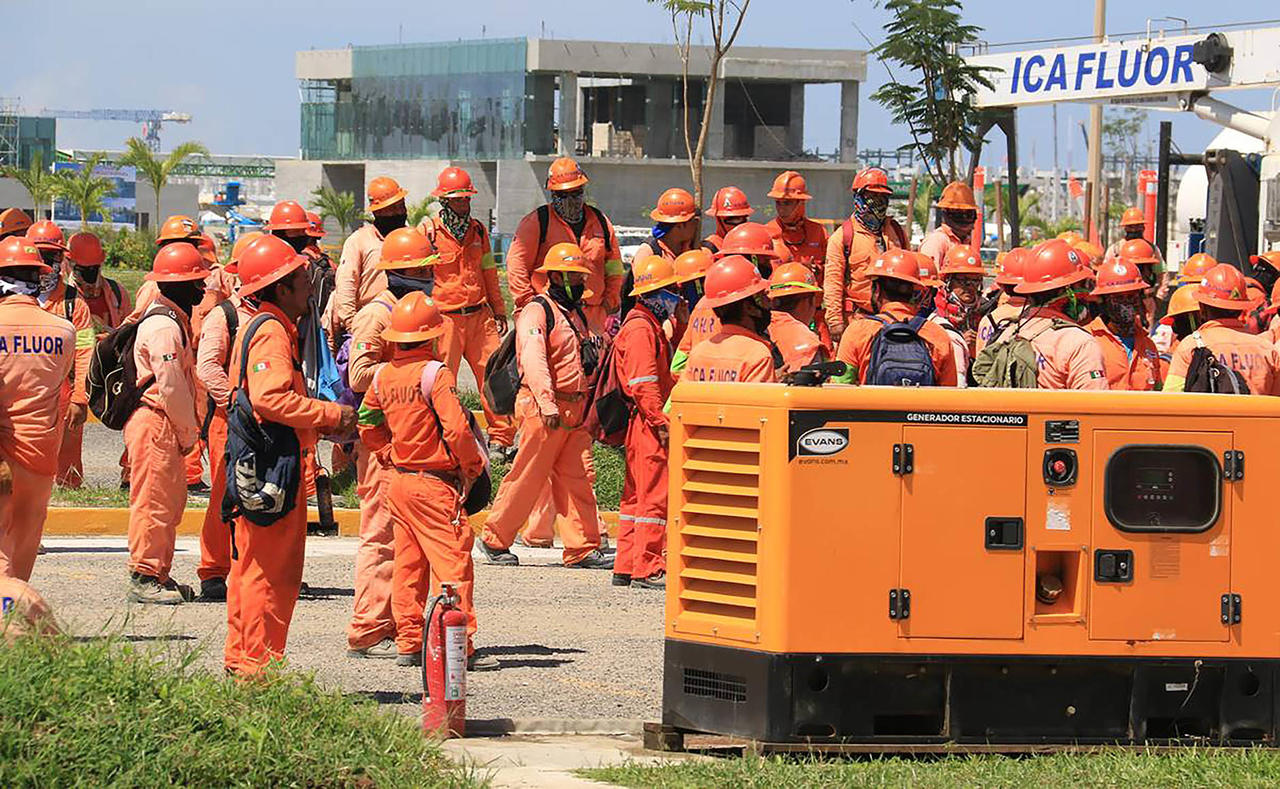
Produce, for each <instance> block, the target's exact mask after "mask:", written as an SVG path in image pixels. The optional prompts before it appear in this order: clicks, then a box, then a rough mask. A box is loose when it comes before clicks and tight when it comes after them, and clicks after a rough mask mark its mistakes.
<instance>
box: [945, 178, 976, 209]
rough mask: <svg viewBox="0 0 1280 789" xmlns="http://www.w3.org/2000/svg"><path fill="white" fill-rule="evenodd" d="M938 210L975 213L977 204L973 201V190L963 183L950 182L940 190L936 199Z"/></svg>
mask: <svg viewBox="0 0 1280 789" xmlns="http://www.w3.org/2000/svg"><path fill="white" fill-rule="evenodd" d="M938 208H942V209H946V210H951V211H977V210H978V204H977V203H975V202H974V200H973V190H972V189H970V188H969V185H968V184H966V183H965V182H964V181H952V182H951V183H949V184H947V185H946V186H944V187H943V188H942V195H941V196H940V197H939V198H938Z"/></svg>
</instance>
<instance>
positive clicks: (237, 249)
mask: <svg viewBox="0 0 1280 789" xmlns="http://www.w3.org/2000/svg"><path fill="white" fill-rule="evenodd" d="M264 235H266V234H265V233H262V232H260V231H257V230H251V231H249V232H248V233H242V234H241V235H240V237H239V238H237V239H236V243H235V244H233V245H232V246H231V260H230V261H229V262H228V263H227V271H228V272H230V273H232V274H238V273H239V272H240V256H241V255H243V254H244V251H245V250H246V249H248V248H249V245H250V244H252V243H253V242H255V241H257V240H258V239H260V238H262V237H263V236H264Z"/></svg>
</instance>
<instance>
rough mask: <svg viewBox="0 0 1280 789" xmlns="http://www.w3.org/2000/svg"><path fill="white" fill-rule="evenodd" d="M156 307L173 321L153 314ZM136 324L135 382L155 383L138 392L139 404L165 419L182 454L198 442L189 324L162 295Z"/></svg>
mask: <svg viewBox="0 0 1280 789" xmlns="http://www.w3.org/2000/svg"><path fill="white" fill-rule="evenodd" d="M160 308H168V309H170V310H172V311H173V312H174V314H175V315H176V316H177V321H174V320H172V319H170V318H169V317H168V316H165V315H155V314H154V312H155V310H158V309H160ZM140 321H141V322H140V323H139V324H138V335H137V338H136V339H135V340H134V343H133V363H134V365H135V366H136V368H137V370H138V381H140V382H141V381H143V380H145V379H146V378H149V377H151V376H154V377H155V383H153V384H152V385H151V386H149V387H147V389H146V391H144V392H143V393H142V404H143V405H145V406H148V407H150V408H152V409H153V410H156V411H159V412H160V413H162V414H164V415H165V417H166V418H168V420H169V424H170V425H171V426H172V427H173V433H174V435H175V436H176V437H177V439H178V447H179V449H181V450H182V452H183V454H186V453H187V452H189V451H191V448H192V447H194V446H195V445H196V442H197V441H199V440H200V422H199V419H198V418H197V417H196V377H195V362H194V359H193V357H192V353H191V339H190V338H191V321H190V319H188V318H187V316H186V314H185V313H183V312H182V310H180V309H178V307H177V305H175V304H174V303H173V302H171V301H169V300H168V299H166V298H165V297H164V296H158V297H156V300H155V301H154V302H152V307H151V308H150V309H148V310H147V312H146V314H144V315H143V316H142V318H141V319H140Z"/></svg>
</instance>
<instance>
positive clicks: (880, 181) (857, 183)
mask: <svg viewBox="0 0 1280 789" xmlns="http://www.w3.org/2000/svg"><path fill="white" fill-rule="evenodd" d="M864 189H865V190H866V191H868V192H881V193H883V194H893V189H891V188H889V174H888V173H886V172H885V171H884V170H881V169H880V168H879V167H867V168H866V169H864V170H862V171H860V172H859V173H858V174H857V175H855V176H854V177H853V183H852V184H851V185H850V186H849V191H851V192H861V191H862V190H864Z"/></svg>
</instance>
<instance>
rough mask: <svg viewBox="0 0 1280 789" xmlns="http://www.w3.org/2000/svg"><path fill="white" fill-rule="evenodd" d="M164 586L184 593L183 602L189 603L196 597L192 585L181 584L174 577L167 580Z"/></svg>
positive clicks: (172, 590) (181, 593)
mask: <svg viewBox="0 0 1280 789" xmlns="http://www.w3.org/2000/svg"><path fill="white" fill-rule="evenodd" d="M163 586H164V588H165V589H168V590H169V591H171V592H177V593H178V594H180V595H182V602H184V603H189V602H191V601H192V600H194V599H196V590H195V589H192V588H191V587H190V586H187V585H186V584H180V583H178V582H177V581H175V580H173V579H172V578H170V579H169V580H167V581H165V582H164V584H163Z"/></svg>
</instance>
